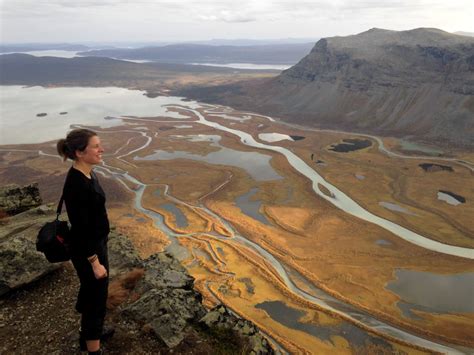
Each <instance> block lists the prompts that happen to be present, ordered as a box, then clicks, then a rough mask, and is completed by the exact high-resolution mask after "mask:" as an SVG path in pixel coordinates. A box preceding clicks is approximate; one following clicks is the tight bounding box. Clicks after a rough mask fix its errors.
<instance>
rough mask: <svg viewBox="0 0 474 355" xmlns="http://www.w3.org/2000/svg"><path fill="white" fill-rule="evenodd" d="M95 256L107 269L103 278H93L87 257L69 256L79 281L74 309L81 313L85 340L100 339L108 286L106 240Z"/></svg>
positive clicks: (82, 331)
mask: <svg viewBox="0 0 474 355" xmlns="http://www.w3.org/2000/svg"><path fill="white" fill-rule="evenodd" d="M97 256H98V257H99V261H100V263H101V264H102V265H104V267H105V268H106V269H107V277H105V278H103V279H96V278H95V276H94V271H93V270H92V265H91V264H90V263H89V261H88V260H87V258H85V257H77V256H73V257H72V258H71V261H72V263H73V265H74V268H75V269H76V272H77V276H79V281H80V283H81V286H80V288H79V294H78V296H77V302H76V310H77V311H78V312H79V313H81V333H82V334H81V335H82V336H83V337H84V339H85V340H96V339H100V336H101V334H102V329H103V327H104V319H105V313H106V302H107V295H108V287H109V276H108V274H109V260H108V255H107V243H106V242H104V243H103V244H102V245H101V247H100V250H99V251H98V252H97Z"/></svg>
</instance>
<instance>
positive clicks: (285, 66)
mask: <svg viewBox="0 0 474 355" xmlns="http://www.w3.org/2000/svg"><path fill="white" fill-rule="evenodd" d="M188 64H192V65H207V66H211V67H223V68H235V69H253V70H265V69H273V70H286V69H288V68H289V67H291V65H289V64H253V63H227V64H216V63H188Z"/></svg>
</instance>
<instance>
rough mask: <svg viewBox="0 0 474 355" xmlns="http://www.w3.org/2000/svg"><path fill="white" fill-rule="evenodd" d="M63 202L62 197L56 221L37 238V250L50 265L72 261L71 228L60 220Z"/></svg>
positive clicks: (43, 228) (44, 228) (41, 231)
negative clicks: (70, 247)
mask: <svg viewBox="0 0 474 355" xmlns="http://www.w3.org/2000/svg"><path fill="white" fill-rule="evenodd" d="M63 201H64V199H63V196H61V199H60V200H59V204H58V208H57V209H56V219H55V220H54V221H53V222H48V223H46V224H45V225H44V226H43V227H41V229H40V231H39V233H38V236H37V237H36V250H38V251H40V252H42V253H43V254H44V255H45V256H46V259H48V261H49V262H50V263H59V262H62V261H67V260H69V259H71V255H70V252H69V238H70V235H69V226H68V224H67V222H66V221H60V220H59V215H60V214H61V210H62V207H63Z"/></svg>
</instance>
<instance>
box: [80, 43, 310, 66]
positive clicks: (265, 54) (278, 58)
mask: <svg viewBox="0 0 474 355" xmlns="http://www.w3.org/2000/svg"><path fill="white" fill-rule="evenodd" d="M313 46H314V42H311V43H294V44H292V43H287V44H271V45H254V46H221V45H202V44H174V45H168V46H162V47H144V48H131V49H107V50H93V51H87V52H81V53H79V54H80V55H82V56H96V57H109V58H118V59H133V60H150V61H155V62H160V63H215V64H225V63H253V64H295V63H297V62H298V61H299V60H300V59H301V58H303V57H304V56H305V55H306V54H308V53H309V51H310V50H311V48H312V47H313Z"/></svg>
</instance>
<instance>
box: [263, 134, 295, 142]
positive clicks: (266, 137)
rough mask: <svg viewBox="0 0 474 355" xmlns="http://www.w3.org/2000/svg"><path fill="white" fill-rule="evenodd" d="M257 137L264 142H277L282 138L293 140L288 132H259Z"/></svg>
mask: <svg viewBox="0 0 474 355" xmlns="http://www.w3.org/2000/svg"><path fill="white" fill-rule="evenodd" d="M258 138H259V139H261V140H262V141H265V142H279V141H282V140H289V141H294V139H293V138H291V137H290V136H289V135H288V134H282V133H260V134H259V135H258Z"/></svg>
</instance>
